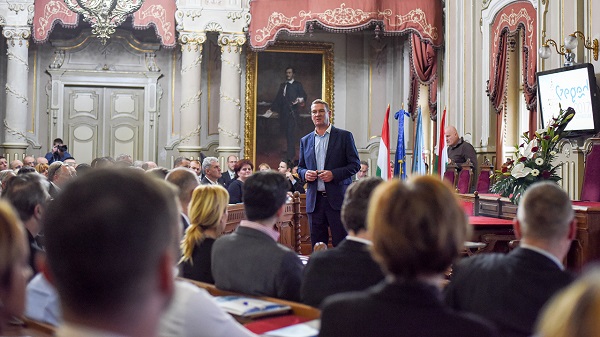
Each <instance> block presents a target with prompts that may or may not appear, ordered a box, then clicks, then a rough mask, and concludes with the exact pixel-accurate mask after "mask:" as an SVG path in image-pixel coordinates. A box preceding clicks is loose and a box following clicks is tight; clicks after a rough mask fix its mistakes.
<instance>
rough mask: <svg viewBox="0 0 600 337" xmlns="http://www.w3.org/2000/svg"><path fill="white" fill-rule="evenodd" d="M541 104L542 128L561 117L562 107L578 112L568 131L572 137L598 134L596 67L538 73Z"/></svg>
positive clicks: (570, 67)
mask: <svg viewBox="0 0 600 337" xmlns="http://www.w3.org/2000/svg"><path fill="white" fill-rule="evenodd" d="M537 85H538V102H539V103H540V116H541V119H542V127H544V128H545V127H546V126H548V123H549V122H550V119H552V118H553V117H557V116H558V114H559V112H560V110H559V105H560V106H561V107H562V108H563V109H566V108H568V107H572V108H573V109H575V117H574V118H573V120H572V121H571V122H570V123H569V125H568V126H567V128H566V129H565V131H567V132H568V133H567V135H568V136H571V137H575V136H581V135H585V134H593V133H596V132H598V129H599V128H600V118H599V117H600V111H599V110H598V109H599V108H600V107H599V105H598V87H597V86H596V75H595V72H594V66H593V65H592V64H590V63H582V64H576V65H574V66H569V67H563V68H558V69H552V70H548V71H541V72H538V73H537Z"/></svg>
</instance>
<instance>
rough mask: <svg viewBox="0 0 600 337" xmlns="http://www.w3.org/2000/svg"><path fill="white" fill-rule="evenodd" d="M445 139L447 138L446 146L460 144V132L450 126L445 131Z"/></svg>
mask: <svg viewBox="0 0 600 337" xmlns="http://www.w3.org/2000/svg"><path fill="white" fill-rule="evenodd" d="M444 137H445V138H446V145H448V146H454V145H456V144H458V139H459V138H458V132H457V131H456V128H455V127H453V126H448V127H447V128H446V130H444Z"/></svg>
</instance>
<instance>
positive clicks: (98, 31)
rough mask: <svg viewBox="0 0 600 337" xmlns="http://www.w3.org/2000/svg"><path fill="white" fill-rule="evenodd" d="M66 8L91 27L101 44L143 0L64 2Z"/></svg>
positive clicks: (73, 0) (66, 0)
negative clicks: (78, 15)
mask: <svg viewBox="0 0 600 337" xmlns="http://www.w3.org/2000/svg"><path fill="white" fill-rule="evenodd" d="M64 2H65V4H66V5H67V7H68V8H69V9H70V10H72V11H73V12H75V13H77V14H81V15H83V20H84V21H85V22H88V23H90V25H91V26H92V34H94V35H96V36H97V37H98V38H99V39H100V40H101V41H102V44H106V40H107V39H109V38H110V36H111V35H112V34H113V33H114V32H115V28H116V27H117V26H119V25H120V24H121V23H123V21H125V18H127V15H129V14H132V13H134V12H135V11H137V10H138V9H140V7H142V5H143V4H144V0H64Z"/></svg>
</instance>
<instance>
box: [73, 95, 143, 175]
mask: <svg viewBox="0 0 600 337" xmlns="http://www.w3.org/2000/svg"><path fill="white" fill-rule="evenodd" d="M63 97H64V109H63V122H64V125H63V132H64V133H65V134H64V135H63V140H64V142H65V144H68V147H69V148H68V150H69V153H70V154H71V155H73V157H75V159H76V160H77V162H78V163H90V162H91V161H92V160H93V159H94V158H97V157H104V156H111V157H113V158H116V157H117V156H118V155H120V154H129V155H131V156H132V157H133V159H134V160H136V159H140V160H142V159H144V158H142V154H143V145H144V144H143V142H144V115H145V114H144V88H133V87H131V88H130V87H99V86H67V85H66V86H65V87H64V96H63ZM151 143H155V142H153V141H152V142H151Z"/></svg>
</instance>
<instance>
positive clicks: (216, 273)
mask: <svg viewBox="0 0 600 337" xmlns="http://www.w3.org/2000/svg"><path fill="white" fill-rule="evenodd" d="M243 189H244V190H243V191H244V193H243V195H244V200H243V202H244V206H245V210H246V218H247V219H248V220H242V221H241V223H240V226H239V227H238V228H237V230H236V231H235V232H234V233H232V234H230V235H225V236H222V237H220V238H219V239H217V241H216V242H215V243H214V245H213V249H212V273H213V277H214V279H215V285H216V286H217V288H219V289H223V290H229V291H235V292H240V293H244V294H249V295H257V296H271V297H277V298H282V299H286V300H291V301H299V300H300V282H301V278H302V268H303V266H302V262H301V261H300V258H299V257H298V255H297V254H296V253H294V252H293V251H291V250H290V249H289V248H287V247H285V246H283V245H281V244H278V243H277V239H278V238H279V232H277V231H276V230H274V229H273V225H274V224H275V223H276V222H277V221H278V220H279V218H280V217H281V215H282V214H283V212H284V209H285V201H286V198H287V190H288V184H287V181H286V180H285V177H284V176H282V175H281V174H279V173H277V172H274V171H264V172H257V173H254V174H252V175H251V176H250V177H249V178H248V180H246V182H245V183H244V187H243Z"/></svg>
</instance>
